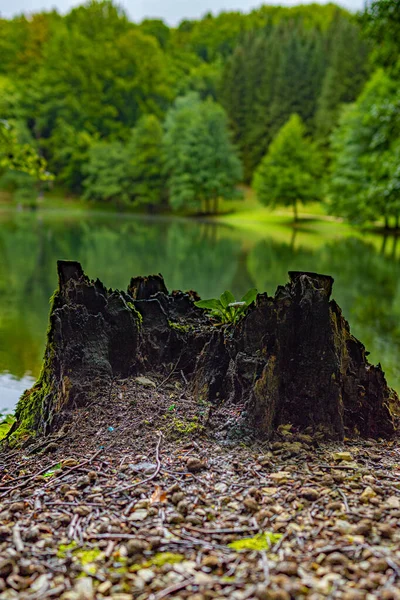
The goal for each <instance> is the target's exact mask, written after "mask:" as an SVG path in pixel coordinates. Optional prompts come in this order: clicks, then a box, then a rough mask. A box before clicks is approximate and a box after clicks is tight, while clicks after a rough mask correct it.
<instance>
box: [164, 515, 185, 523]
mask: <svg viewBox="0 0 400 600" xmlns="http://www.w3.org/2000/svg"><path fill="white" fill-rule="evenodd" d="M184 520H185V519H184V517H183V516H182V515H180V514H179V513H171V514H170V515H168V517H167V521H168V523H173V524H175V525H179V523H182V522H183V521H184Z"/></svg>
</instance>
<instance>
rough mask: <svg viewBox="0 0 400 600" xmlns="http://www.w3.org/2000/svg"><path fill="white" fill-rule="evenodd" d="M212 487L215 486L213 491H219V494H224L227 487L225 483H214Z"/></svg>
mask: <svg viewBox="0 0 400 600" xmlns="http://www.w3.org/2000/svg"><path fill="white" fill-rule="evenodd" d="M214 487H215V491H216V492H220V493H221V494H225V492H226V491H227V489H228V486H227V485H226V483H216V484H215V486H214Z"/></svg>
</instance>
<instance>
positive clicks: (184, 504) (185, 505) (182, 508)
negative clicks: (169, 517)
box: [176, 500, 190, 515]
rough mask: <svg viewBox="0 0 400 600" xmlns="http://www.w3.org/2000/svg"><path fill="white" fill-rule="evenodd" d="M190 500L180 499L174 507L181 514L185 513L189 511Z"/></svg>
mask: <svg viewBox="0 0 400 600" xmlns="http://www.w3.org/2000/svg"><path fill="white" fill-rule="evenodd" d="M189 507H190V502H188V501H187V500H181V501H180V502H179V503H178V506H177V507H176V510H177V511H178V512H180V513H181V514H182V515H187V514H188V512H189Z"/></svg>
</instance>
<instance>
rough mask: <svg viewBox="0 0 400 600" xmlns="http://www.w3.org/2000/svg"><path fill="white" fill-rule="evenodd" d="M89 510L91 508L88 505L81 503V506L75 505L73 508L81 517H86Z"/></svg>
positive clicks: (90, 510)
mask: <svg viewBox="0 0 400 600" xmlns="http://www.w3.org/2000/svg"><path fill="white" fill-rule="evenodd" d="M91 512H92V509H91V508H90V507H89V506H84V505H81V506H77V507H76V508H74V513H75V514H76V515H79V516H81V517H86V516H87V515H89V514H90V513H91Z"/></svg>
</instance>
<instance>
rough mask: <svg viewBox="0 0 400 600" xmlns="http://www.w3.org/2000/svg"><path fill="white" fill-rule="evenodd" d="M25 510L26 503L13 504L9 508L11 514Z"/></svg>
mask: <svg viewBox="0 0 400 600" xmlns="http://www.w3.org/2000/svg"><path fill="white" fill-rule="evenodd" d="M24 509H25V503H24V502H13V503H12V504H10V506H9V507H8V510H9V511H10V513H16V512H22V511H23V510H24Z"/></svg>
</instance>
